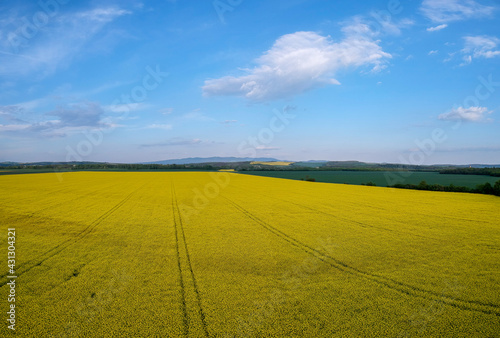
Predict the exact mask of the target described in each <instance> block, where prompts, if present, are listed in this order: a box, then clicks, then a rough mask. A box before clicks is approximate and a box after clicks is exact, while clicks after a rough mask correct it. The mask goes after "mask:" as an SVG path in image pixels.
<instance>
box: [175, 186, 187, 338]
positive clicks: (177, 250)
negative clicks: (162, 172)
mask: <svg viewBox="0 0 500 338" xmlns="http://www.w3.org/2000/svg"><path fill="white" fill-rule="evenodd" d="M171 189H172V211H173V214H174V215H173V216H174V218H173V220H174V233H175V253H176V257H177V268H178V270H179V286H180V294H181V309H182V324H183V325H182V329H183V333H184V336H186V337H187V336H188V334H189V331H188V314H187V309H186V290H185V288H184V277H183V274H182V267H181V254H180V247H179V230H178V226H177V221H176V220H175V213H176V204H175V202H174V199H175V197H174V188H173V184H172V188H171Z"/></svg>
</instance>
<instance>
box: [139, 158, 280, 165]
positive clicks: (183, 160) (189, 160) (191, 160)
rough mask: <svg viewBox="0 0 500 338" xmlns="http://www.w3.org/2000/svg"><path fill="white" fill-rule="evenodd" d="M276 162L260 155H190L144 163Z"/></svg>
mask: <svg viewBox="0 0 500 338" xmlns="http://www.w3.org/2000/svg"><path fill="white" fill-rule="evenodd" d="M250 161H252V162H254V161H255V162H275V161H279V160H277V159H275V158H267V157H259V158H248V157H189V158H180V159H173V160H163V161H155V162H143V164H195V163H233V162H250Z"/></svg>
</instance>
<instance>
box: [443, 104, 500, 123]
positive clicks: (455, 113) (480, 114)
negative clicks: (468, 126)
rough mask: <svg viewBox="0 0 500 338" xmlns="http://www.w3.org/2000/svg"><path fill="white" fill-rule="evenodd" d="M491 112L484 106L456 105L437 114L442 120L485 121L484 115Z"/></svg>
mask: <svg viewBox="0 0 500 338" xmlns="http://www.w3.org/2000/svg"><path fill="white" fill-rule="evenodd" d="M491 113H492V112H491V111H488V108H486V107H469V108H464V107H458V108H454V109H452V110H451V111H449V112H447V113H444V114H441V115H439V116H438V119H440V120H444V121H456V120H461V121H466V122H484V121H487V119H486V115H487V114H491Z"/></svg>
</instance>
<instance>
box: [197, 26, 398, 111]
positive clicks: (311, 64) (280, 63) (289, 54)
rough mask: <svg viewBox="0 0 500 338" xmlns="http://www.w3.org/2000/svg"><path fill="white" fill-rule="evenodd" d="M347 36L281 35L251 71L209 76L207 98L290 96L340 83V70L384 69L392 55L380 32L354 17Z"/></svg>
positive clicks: (279, 97)
mask: <svg viewBox="0 0 500 338" xmlns="http://www.w3.org/2000/svg"><path fill="white" fill-rule="evenodd" d="M342 31H343V33H344V36H345V37H344V38H343V39H342V40H341V41H339V42H334V41H333V40H332V39H331V38H330V37H329V36H322V35H320V34H318V33H315V32H296V33H292V34H287V35H284V36H282V37H280V38H279V39H278V40H276V42H275V43H274V45H273V46H272V48H271V49H270V50H268V51H266V52H265V53H264V54H263V55H262V56H261V57H260V58H258V59H257V60H256V63H257V64H258V66H256V67H255V68H253V69H246V72H247V75H243V76H240V77H234V76H226V77H222V78H219V79H212V80H206V81H205V85H204V86H203V93H204V95H206V96H216V95H224V96H242V97H245V98H247V99H249V100H251V101H268V100H273V99H281V98H287V97H291V96H295V95H298V94H301V93H303V92H306V91H308V90H311V89H314V88H317V87H322V86H325V85H332V84H335V85H338V84H340V83H339V81H338V80H337V79H335V78H334V76H335V74H336V73H337V72H338V71H340V70H342V69H353V68H357V67H362V66H369V67H371V69H372V71H380V70H381V69H383V68H385V67H386V65H387V62H388V60H389V59H390V58H391V57H392V56H391V55H390V54H389V53H386V52H384V51H383V50H382V47H381V46H380V41H379V40H376V36H377V35H378V34H379V33H378V32H374V31H372V30H371V29H370V27H369V25H367V24H365V23H363V22H362V20H360V19H356V20H354V21H353V22H351V23H349V24H346V25H345V26H344V27H343V29H342Z"/></svg>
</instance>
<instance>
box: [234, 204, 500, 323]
mask: <svg viewBox="0 0 500 338" xmlns="http://www.w3.org/2000/svg"><path fill="white" fill-rule="evenodd" d="M228 201H229V203H231V204H232V205H233V206H234V207H235V208H237V209H238V210H240V211H241V212H242V213H244V214H245V215H246V216H248V217H249V218H251V219H252V220H254V221H255V222H256V223H258V224H260V225H261V226H262V227H263V228H265V229H266V230H268V231H270V232H272V233H273V234H275V235H276V236H278V237H280V238H282V239H283V240H285V241H287V242H288V243H290V244H291V245H293V246H295V247H297V248H299V249H301V250H303V251H305V252H307V253H308V254H310V255H312V256H314V257H316V258H317V259H319V260H322V261H324V262H327V263H328V264H330V265H331V266H332V267H334V268H336V269H339V270H340V271H343V272H346V273H350V274H353V275H357V276H359V277H363V278H364V279H367V280H370V281H372V282H375V283H378V284H381V285H384V286H386V287H388V288H389V289H392V290H395V291H398V292H401V293H403V294H406V295H409V296H416V297H422V298H426V299H429V300H434V301H441V302H444V303H446V304H447V305H450V306H454V307H457V308H460V309H463V310H468V311H478V312H482V313H485V314H493V315H496V316H500V305H497V304H489V303H483V302H479V301H473V300H465V299H460V298H456V297H453V296H450V295H446V294H443V293H437V292H433V291H430V290H425V289H422V288H419V287H416V286H413V285H408V284H405V283H402V282H400V281H396V280H393V279H389V278H386V277H383V276H379V275H376V274H372V273H368V272H366V271H362V270H360V269H358V268H355V267H353V266H350V265H347V264H346V263H344V262H342V261H339V260H338V259H336V258H334V257H332V256H330V255H328V254H326V253H323V252H320V251H318V250H317V249H315V248H313V247H311V246H309V245H307V244H305V243H303V242H301V241H299V240H297V239H295V238H293V237H291V236H289V235H287V234H286V233H284V232H283V231H281V230H279V229H277V228H276V227H274V226H272V225H270V224H268V223H267V222H265V221H263V220H261V219H260V218H259V217H257V216H256V215H254V214H252V213H250V212H249V211H248V210H246V209H245V208H243V207H242V206H240V205H238V204H236V203H235V202H233V201H231V200H229V199H228Z"/></svg>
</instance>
